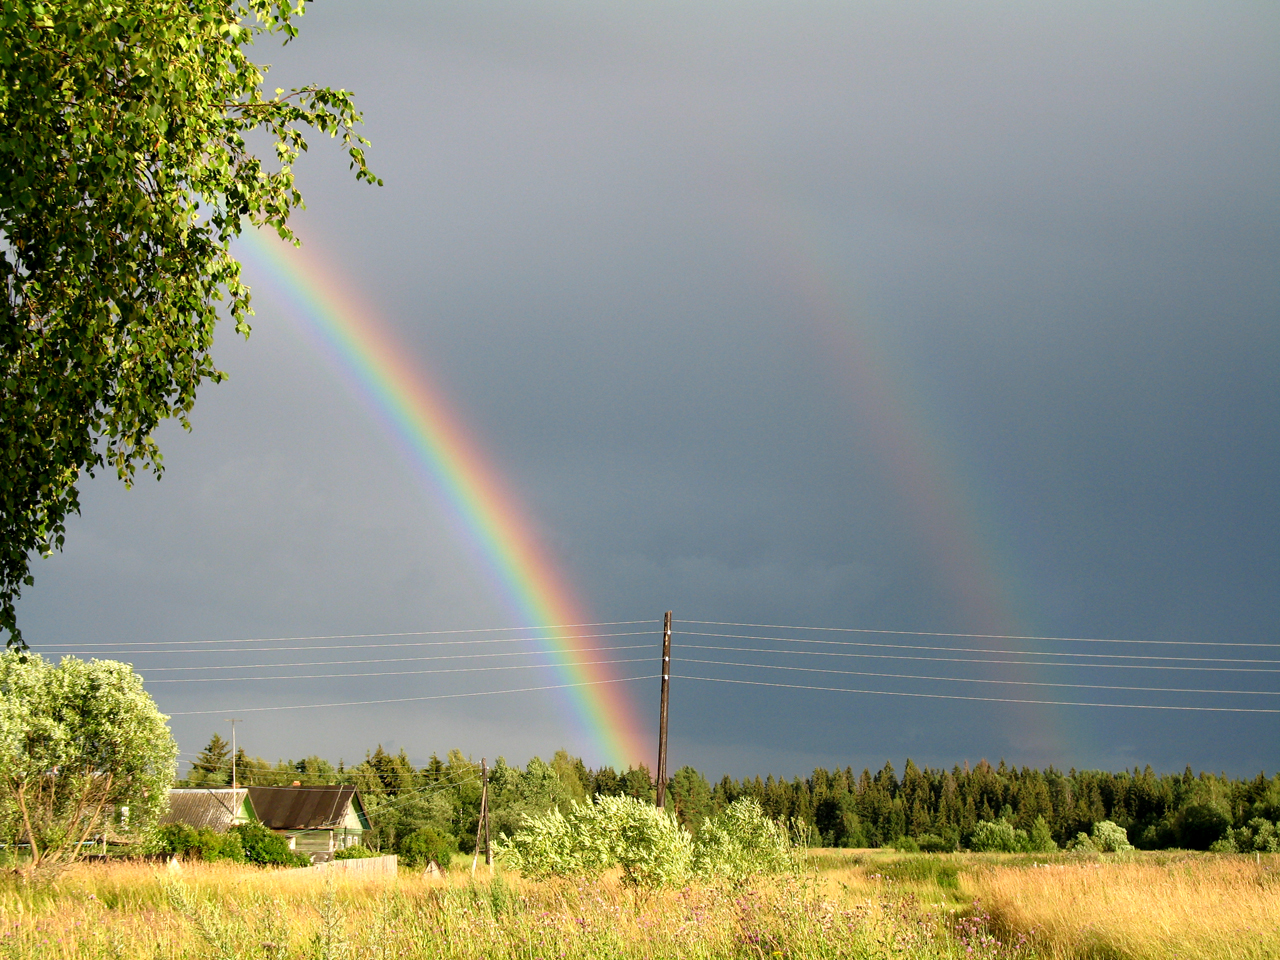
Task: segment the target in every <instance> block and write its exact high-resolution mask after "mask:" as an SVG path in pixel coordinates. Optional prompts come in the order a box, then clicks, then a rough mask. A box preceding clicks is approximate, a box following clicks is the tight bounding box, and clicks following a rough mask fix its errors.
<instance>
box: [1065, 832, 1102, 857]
mask: <svg viewBox="0 0 1280 960" xmlns="http://www.w3.org/2000/svg"><path fill="white" fill-rule="evenodd" d="M1067 849H1068V850H1074V851H1076V852H1077V853H1097V852H1098V848H1097V847H1096V846H1094V844H1093V841H1092V840H1090V839H1089V835H1088V834H1087V833H1077V834H1076V838H1075V839H1074V840H1072V841H1070V842H1069V843H1068V844H1067Z"/></svg>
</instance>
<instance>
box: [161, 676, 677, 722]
mask: <svg viewBox="0 0 1280 960" xmlns="http://www.w3.org/2000/svg"><path fill="white" fill-rule="evenodd" d="M657 679H659V675H658V674H653V675H652V676H645V677H614V678H611V679H609V680H584V681H582V682H580V683H554V684H550V685H548V686H544V687H517V688H515V689H513V690H477V691H474V692H471V693H437V694H432V695H430V696H424V697H393V698H390V699H386V700H346V701H343V702H340V703H298V704H292V705H290V706H277V707H234V708H228V707H223V708H221V709H218V710H175V711H174V712H172V713H170V714H169V716H171V717H198V716H207V715H208V714H212V713H265V712H268V711H275V710H315V709H319V708H323V707H364V706H371V705H373V704H380V703H416V702H418V701H422V700H453V699H459V698H462V697H493V696H498V695H500V694H504V693H535V692H538V691H542V690H567V689H570V688H573V687H593V686H597V685H599V684H605V683H630V682H632V681H636V680H657Z"/></svg>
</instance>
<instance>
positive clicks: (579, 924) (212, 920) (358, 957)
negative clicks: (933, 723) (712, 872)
mask: <svg viewBox="0 0 1280 960" xmlns="http://www.w3.org/2000/svg"><path fill="white" fill-rule="evenodd" d="M849 881H850V882H842V881H840V880H839V879H835V880H831V879H828V878H822V879H819V878H817V877H816V876H809V877H805V876H800V875H797V876H787V877H783V878H773V879H770V880H769V881H768V882H765V883H762V884H759V885H754V886H753V885H746V886H732V887H731V886H693V887H688V888H685V889H683V890H679V891H662V892H648V893H646V892H644V891H636V890H634V889H629V888H626V887H624V886H623V885H622V884H621V882H620V878H618V877H609V878H606V879H605V880H604V881H602V882H592V883H575V882H570V881H543V882H539V883H532V882H526V881H522V880H520V879H518V878H513V877H506V876H503V875H501V874H499V875H498V876H497V877H495V878H494V879H492V880H490V879H488V878H487V877H485V878H484V879H483V880H481V881H479V882H471V881H470V879H469V878H468V877H467V875H466V874H465V873H463V874H462V875H461V876H453V875H451V876H450V877H449V879H447V880H445V881H433V880H428V879H424V878H421V877H416V876H411V875H405V874H402V875H401V876H400V877H398V878H389V879H388V880H381V881H380V880H377V879H357V878H344V877H341V876H337V875H334V874H332V873H326V874H316V873H311V872H308V871H298V872H290V871H280V872H272V873H264V872H262V871H258V870H254V869H252V868H244V867H232V866H223V865H218V864H213V865H199V864H196V865H192V866H188V867H187V868H186V869H184V870H183V871H182V873H181V874H179V875H177V876H175V875H172V874H170V873H169V872H168V871H167V870H165V869H164V868H163V867H146V866H111V867H101V866H99V867H82V868H79V869H77V870H74V871H72V872H69V873H68V874H67V875H66V876H64V878H63V879H62V880H61V881H59V884H58V885H57V887H56V888H45V889H39V888H24V887H21V886H18V885H16V884H12V883H10V884H8V885H6V886H4V887H3V888H0V913H3V917H4V919H3V930H0V957H13V958H18V957H22V958H24V960H25V958H35V960H54V958H57V960H106V958H113V960H114V958H120V960H134V958H139V960H140V958H147V960H179V958H182V960H187V958H190V960H196V958H206V957H207V958H216V960H249V958H271V960H286V958H299V960H301V958H308V960H309V958H315V960H339V958H341V960H365V958H367V960H393V958H394V960H402V958H417V957H423V958H436V957H441V958H443V957H448V958H473V957H474V958H481V957H483V958H494V960H508V958H509V960H516V958H521V960H529V958H547V960H551V958H556V960H560V958H565V960H570V958H588V957H590V958H597V957H601V958H627V960H632V958H634V960H639V958H649V957H672V958H675V957H679V958H688V960H699V958H707V960H710V958H720V957H734V958H737V957H742V958H747V957H754V958H763V957H770V958H771V957H815V958H828V957H830V958H834V957H866V958H888V957H896V956H902V955H905V954H907V953H909V954H910V955H911V956H913V957H921V958H956V957H961V956H975V954H974V953H972V952H966V946H967V944H966V942H965V941H964V940H963V939H961V938H957V937H956V936H955V935H954V934H953V933H952V932H950V930H949V927H948V918H949V917H950V914H948V913H947V912H946V911H943V910H939V909H936V908H935V907H934V906H932V905H931V904H930V903H928V902H927V901H926V900H925V899H923V898H920V897H918V896H916V895H914V894H913V893H912V892H910V891H906V890H895V889H893V888H891V887H890V886H886V885H885V884H884V883H881V882H879V881H877V880H868V879H866V878H865V877H863V878H853V877H850V878H849ZM1015 952H1016V951H1015ZM976 955H977V956H987V957H995V956H1007V955H1010V951H1009V950H1008V949H1005V948H1003V947H995V946H990V945H987V946H984V947H983V948H982V949H981V950H979V951H978V952H977V953H976Z"/></svg>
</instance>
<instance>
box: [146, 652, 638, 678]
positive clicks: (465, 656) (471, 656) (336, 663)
mask: <svg viewBox="0 0 1280 960" xmlns="http://www.w3.org/2000/svg"><path fill="white" fill-rule="evenodd" d="M651 646H652V645H651V644H647V643H643V644H642V643H633V644H626V645H623V646H619V647H580V648H578V649H576V650H574V651H573V652H574V653H598V652H600V651H602V650H608V651H614V650H643V649H648V648H650V647H651ZM536 656H548V653H547V651H546V650H514V651H511V652H509V653H450V654H445V655H443V656H435V657H376V658H369V657H364V658H362V659H360V660H312V661H308V662H304V663H299V662H297V661H291V662H288V663H233V664H221V663H218V664H210V665H208V666H202V667H142V668H138V671H139V672H140V673H173V672H175V671H190V670H255V669H259V668H261V669H267V668H271V667H341V666H351V665H354V664H361V663H422V662H424V661H427V660H480V659H488V658H491V657H536ZM152 682H153V683H159V682H160V681H158V680H157V681H152Z"/></svg>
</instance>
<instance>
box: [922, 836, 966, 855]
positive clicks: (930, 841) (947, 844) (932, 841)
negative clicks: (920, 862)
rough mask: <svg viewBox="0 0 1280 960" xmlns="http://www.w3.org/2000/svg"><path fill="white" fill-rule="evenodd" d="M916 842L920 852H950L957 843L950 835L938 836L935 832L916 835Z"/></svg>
mask: <svg viewBox="0 0 1280 960" xmlns="http://www.w3.org/2000/svg"><path fill="white" fill-rule="evenodd" d="M916 844H917V845H918V846H919V848H920V852H921V853H950V852H951V851H953V850H955V848H956V846H957V845H958V844H957V842H956V840H955V839H953V838H951V837H940V836H938V835H937V834H936V833H922V834H920V836H918V837H916Z"/></svg>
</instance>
